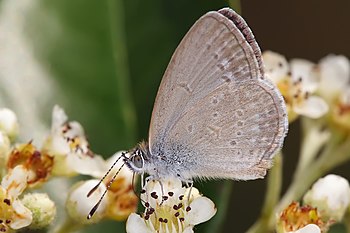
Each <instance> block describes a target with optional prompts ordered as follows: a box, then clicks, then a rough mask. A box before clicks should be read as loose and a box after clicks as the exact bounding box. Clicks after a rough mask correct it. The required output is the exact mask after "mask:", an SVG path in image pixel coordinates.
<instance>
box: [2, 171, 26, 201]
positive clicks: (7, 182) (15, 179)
mask: <svg viewBox="0 0 350 233" xmlns="http://www.w3.org/2000/svg"><path fill="white" fill-rule="evenodd" d="M27 179H28V171H27V169H25V168H24V167H23V166H22V165H18V166H16V167H15V168H14V169H12V170H10V171H9V173H8V174H7V175H6V176H5V177H4V178H3V179H2V182H1V186H2V187H3V188H4V189H6V190H7V193H8V195H9V196H11V197H12V198H16V197H18V196H19V195H20V194H21V193H22V192H23V191H24V189H25V188H26V187H27Z"/></svg>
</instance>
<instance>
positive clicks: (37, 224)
mask: <svg viewBox="0 0 350 233" xmlns="http://www.w3.org/2000/svg"><path fill="white" fill-rule="evenodd" d="M22 203H23V204H24V206H26V207H27V208H28V209H29V210H30V211H31V212H32V214H33V221H32V223H31V225H30V226H29V227H30V228H33V229H41V228H44V227H47V226H48V225H50V224H51V223H52V221H53V220H54V218H55V216H56V206H55V203H54V202H53V201H52V200H51V199H50V198H49V196H48V195H47V194H46V193H29V194H26V195H25V196H24V197H23V199H22Z"/></svg>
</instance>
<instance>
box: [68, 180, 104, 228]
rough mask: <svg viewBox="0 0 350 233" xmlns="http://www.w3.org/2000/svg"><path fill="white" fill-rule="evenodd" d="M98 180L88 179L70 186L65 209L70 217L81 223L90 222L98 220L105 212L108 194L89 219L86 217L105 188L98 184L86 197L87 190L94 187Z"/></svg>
mask: <svg viewBox="0 0 350 233" xmlns="http://www.w3.org/2000/svg"><path fill="white" fill-rule="evenodd" d="M98 182H99V180H88V181H82V182H78V183H77V184H76V185H74V186H73V187H72V190H71V191H70V193H69V194H68V198H67V202H66V209H67V212H68V214H69V215H70V217H71V218H72V219H73V220H75V221H77V222H79V223H82V224H91V223H96V222H98V221H100V220H101V219H102V218H103V217H104V216H105V214H106V209H107V206H108V203H109V198H108V195H106V196H105V197H104V198H103V199H102V201H101V203H100V205H99V207H98V208H97V210H96V212H95V213H94V215H93V216H92V218H91V219H87V216H88V214H89V213H90V211H91V209H92V208H93V207H94V206H95V204H96V203H97V202H98V201H99V200H100V198H101V196H102V194H103V193H104V191H105V190H106V186H105V185H104V184H103V183H101V184H100V186H99V187H98V188H97V189H96V190H95V191H94V192H93V193H92V194H91V196H89V197H87V194H88V193H89V191H90V190H91V189H92V188H93V187H95V185H96V184H97V183H98Z"/></svg>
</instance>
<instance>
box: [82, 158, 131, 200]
mask: <svg viewBox="0 0 350 233" xmlns="http://www.w3.org/2000/svg"><path fill="white" fill-rule="evenodd" d="M124 154H125V153H124V152H123V153H122V155H121V156H119V158H118V159H117V160H116V161H115V162H114V163H113V164H112V166H111V167H110V168H109V170H108V171H107V172H106V174H105V175H104V176H103V177H102V179H100V181H99V182H98V183H97V184H96V185H95V187H93V188H92V189H91V190H90V191H89V192H88V194H87V195H86V196H87V197H90V196H91V194H93V193H94V192H95V191H96V189H97V188H98V187H99V186H100V185H101V183H102V181H103V180H104V179H105V178H106V177H107V176H108V174H109V173H110V172H111V171H112V169H113V168H114V166H115V165H116V164H117V162H118V161H119V159H120V158H122V157H124V156H125V155H124Z"/></svg>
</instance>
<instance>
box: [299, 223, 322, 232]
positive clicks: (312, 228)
mask: <svg viewBox="0 0 350 233" xmlns="http://www.w3.org/2000/svg"><path fill="white" fill-rule="evenodd" d="M294 233H321V229H320V228H319V227H318V226H317V225H315V224H308V225H306V226H305V227H303V228H301V229H299V230H297V231H295V232H294Z"/></svg>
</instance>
